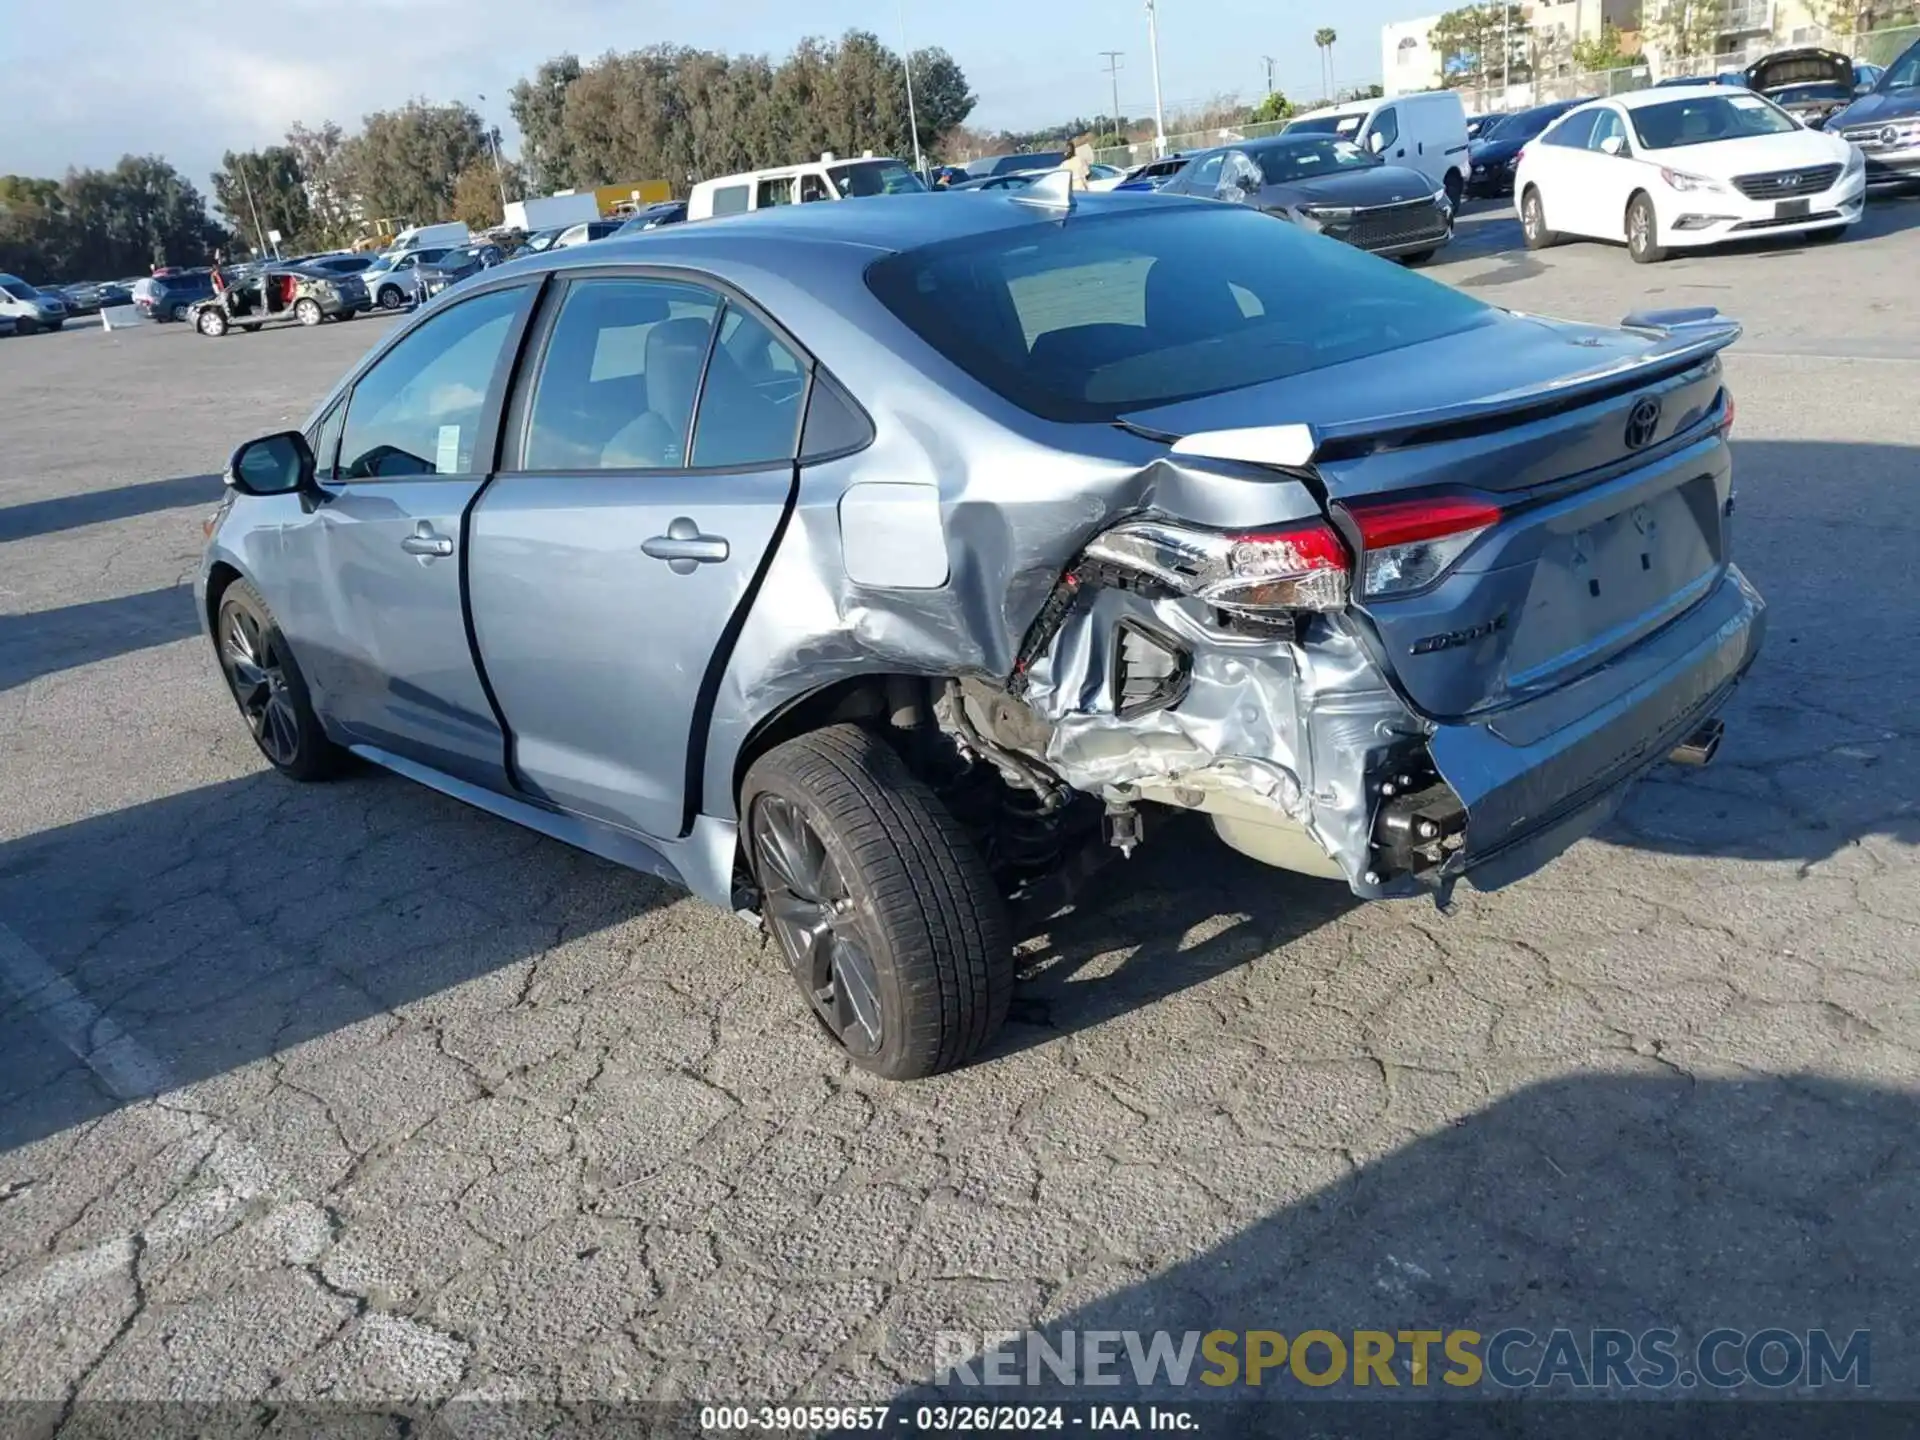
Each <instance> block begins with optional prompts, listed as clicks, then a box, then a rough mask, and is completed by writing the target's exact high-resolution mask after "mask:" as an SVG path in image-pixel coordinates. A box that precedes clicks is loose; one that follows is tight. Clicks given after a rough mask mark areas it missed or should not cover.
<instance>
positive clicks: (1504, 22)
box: [1493, 0, 1513, 110]
mask: <svg viewBox="0 0 1920 1440" xmlns="http://www.w3.org/2000/svg"><path fill="white" fill-rule="evenodd" d="M1512 85H1513V3H1512V0H1501V4H1500V103H1499V104H1498V105H1496V106H1495V107H1493V108H1495V109H1496V110H1504V109H1506V108H1507V91H1508V90H1509V89H1510V88H1512Z"/></svg>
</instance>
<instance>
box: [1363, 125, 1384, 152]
mask: <svg viewBox="0 0 1920 1440" xmlns="http://www.w3.org/2000/svg"><path fill="white" fill-rule="evenodd" d="M1386 148H1387V142H1386V140H1385V139H1384V138H1382V136H1381V134H1380V132H1379V131H1378V130H1376V131H1374V132H1373V134H1371V135H1369V136H1367V149H1368V151H1369V152H1371V153H1372V154H1375V155H1378V154H1379V153H1380V152H1381V151H1382V150H1384V149H1386Z"/></svg>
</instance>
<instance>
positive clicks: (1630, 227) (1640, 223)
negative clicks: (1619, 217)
mask: <svg viewBox="0 0 1920 1440" xmlns="http://www.w3.org/2000/svg"><path fill="white" fill-rule="evenodd" d="M1650 228H1651V226H1650V225H1649V221H1648V215H1647V207H1646V206H1645V205H1636V206H1634V207H1633V209H1632V211H1631V212H1629V214H1628V215H1627V240H1628V242H1629V243H1630V244H1631V245H1632V246H1633V248H1634V249H1636V250H1645V249H1646V248H1647V242H1648V241H1649V240H1650V239H1651V238H1652V237H1651V236H1650V235H1649V234H1648V231H1649V229H1650Z"/></svg>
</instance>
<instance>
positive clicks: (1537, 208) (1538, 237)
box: [1520, 185, 1560, 250]
mask: <svg viewBox="0 0 1920 1440" xmlns="http://www.w3.org/2000/svg"><path fill="white" fill-rule="evenodd" d="M1520 235H1521V238H1523V239H1524V240H1525V241H1526V242H1527V249H1529V250H1545V249H1546V248H1547V247H1548V246H1549V245H1552V244H1554V243H1555V242H1556V241H1558V240H1559V238H1560V237H1559V236H1558V235H1556V234H1554V233H1553V231H1551V230H1549V229H1548V228H1547V211H1546V207H1545V206H1543V205H1542V204H1541V203H1540V192H1539V191H1538V190H1536V189H1534V188H1533V186H1531V185H1529V186H1528V187H1527V193H1526V194H1525V195H1523V196H1521V197H1520Z"/></svg>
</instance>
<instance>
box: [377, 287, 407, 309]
mask: <svg viewBox="0 0 1920 1440" xmlns="http://www.w3.org/2000/svg"><path fill="white" fill-rule="evenodd" d="M406 303H407V298H406V296H404V295H402V294H401V293H400V287H399V286H397V285H385V286H382V287H381V289H380V308H381V309H382V310H398V309H399V308H400V307H401V306H402V305H404V304H406Z"/></svg>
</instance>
